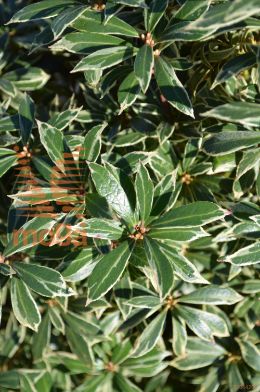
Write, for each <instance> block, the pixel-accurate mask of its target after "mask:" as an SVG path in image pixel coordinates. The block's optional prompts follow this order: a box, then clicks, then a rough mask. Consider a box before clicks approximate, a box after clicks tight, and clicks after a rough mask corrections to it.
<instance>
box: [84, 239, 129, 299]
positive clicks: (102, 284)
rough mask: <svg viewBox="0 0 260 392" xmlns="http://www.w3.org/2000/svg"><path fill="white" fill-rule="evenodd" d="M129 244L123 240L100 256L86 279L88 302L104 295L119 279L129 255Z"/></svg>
mask: <svg viewBox="0 0 260 392" xmlns="http://www.w3.org/2000/svg"><path fill="white" fill-rule="evenodd" d="M130 256H131V244H129V243H128V242H127V241H124V242H123V243H122V244H121V245H119V246H118V247H117V248H116V249H114V250H113V251H111V252H110V253H108V254H106V255H105V256H103V257H102V259H101V260H100V261H99V262H98V264H97V265H96V267H95V268H94V270H93V272H92V274H91V276H90V277H89V279H88V287H89V291H88V302H91V301H94V300H97V299H99V298H100V297H102V296H103V295H105V294H106V293H107V292H108V291H109V290H110V289H111V288H112V287H113V286H114V285H115V284H116V282H117V281H118V280H119V279H120V277H121V275H122V274H123V272H124V270H125V267H126V265H127V262H128V260H129V257H130Z"/></svg>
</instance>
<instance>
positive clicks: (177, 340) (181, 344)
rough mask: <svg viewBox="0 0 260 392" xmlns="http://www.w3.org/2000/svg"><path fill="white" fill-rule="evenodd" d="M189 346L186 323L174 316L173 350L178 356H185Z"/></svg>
mask: <svg viewBox="0 0 260 392" xmlns="http://www.w3.org/2000/svg"><path fill="white" fill-rule="evenodd" d="M186 345H187V331H186V327H185V322H184V321H183V320H179V319H178V318H176V317H174V316H173V314H172V349H173V352H174V353H175V354H176V355H177V356H179V355H180V356H184V355H185V353H186Z"/></svg>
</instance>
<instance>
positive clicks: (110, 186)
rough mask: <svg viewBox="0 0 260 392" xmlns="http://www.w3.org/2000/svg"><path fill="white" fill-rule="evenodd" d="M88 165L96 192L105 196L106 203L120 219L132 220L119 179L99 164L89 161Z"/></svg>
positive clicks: (131, 213)
mask: <svg viewBox="0 0 260 392" xmlns="http://www.w3.org/2000/svg"><path fill="white" fill-rule="evenodd" d="M89 167H90V170H91V175H92V179H93V181H94V184H95V186H96V189H97V191H98V193H99V194H100V195H101V196H103V197H105V198H106V200H107V202H108V204H109V205H110V206H111V207H112V208H113V210H114V211H115V212H116V213H117V214H118V215H119V216H120V217H121V218H122V219H124V220H126V221H127V222H132V221H133V212H132V208H131V205H130V203H129V200H128V198H127V195H126V193H125V191H124V189H123V187H122V186H121V184H120V182H119V179H118V178H116V177H115V176H114V175H113V174H112V173H111V172H110V171H109V170H108V169H106V168H105V167H103V166H101V165H98V164H96V163H91V164H90V165H89Z"/></svg>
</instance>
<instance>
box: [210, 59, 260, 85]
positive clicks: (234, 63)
mask: <svg viewBox="0 0 260 392" xmlns="http://www.w3.org/2000/svg"><path fill="white" fill-rule="evenodd" d="M255 64H256V56H255V54H254V53H250V52H248V53H244V54H241V55H239V56H237V57H234V58H232V59H231V60H229V61H227V62H226V63H225V64H224V65H223V67H222V68H221V70H220V71H219V72H218V74H217V76H216V78H215V80H214V83H213V84H212V86H211V90H212V89H213V88H215V87H216V86H217V85H219V84H221V83H224V82H226V81H227V80H228V79H229V78H231V77H232V76H236V75H238V74H239V73H240V72H242V71H244V70H245V69H247V68H250V67H252V66H253V65H255Z"/></svg>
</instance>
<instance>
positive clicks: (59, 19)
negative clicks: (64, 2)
mask: <svg viewBox="0 0 260 392" xmlns="http://www.w3.org/2000/svg"><path fill="white" fill-rule="evenodd" d="M84 11H86V6H82V5H78V6H75V7H73V8H71V9H70V8H69V9H65V10H64V11H63V12H61V13H59V14H58V15H57V16H56V18H55V19H54V20H53V21H52V23H51V26H50V27H51V29H52V31H53V35H54V39H57V38H58V37H59V36H60V35H61V34H62V33H63V31H64V30H65V29H66V28H67V27H68V26H70V24H71V23H72V22H74V20H76V19H77V18H78V17H79V16H80V15H81V14H83V12H84Z"/></svg>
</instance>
